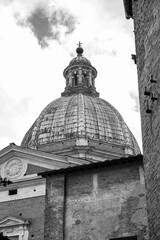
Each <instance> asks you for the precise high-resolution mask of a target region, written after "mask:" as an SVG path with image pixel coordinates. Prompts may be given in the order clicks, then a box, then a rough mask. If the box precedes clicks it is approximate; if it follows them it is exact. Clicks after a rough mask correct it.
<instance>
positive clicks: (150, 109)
mask: <svg viewBox="0 0 160 240" xmlns="http://www.w3.org/2000/svg"><path fill="white" fill-rule="evenodd" d="M124 6H125V12H126V17H127V18H128V19H129V18H133V21H134V33H135V44H136V62H137V69H138V83H139V97H140V109H141V122H142V137H143V153H144V169H145V182H146V192H147V210H148V222H149V234H150V235H149V236H150V238H149V239H150V240H153V239H154V240H159V239H160V228H159V225H160V204H159V203H160V194H159V189H160V151H159V146H160V99H159V96H160V55H159V51H160V1H159V0H152V1H139V0H138V1H134V0H133V1H131V0H124Z"/></svg>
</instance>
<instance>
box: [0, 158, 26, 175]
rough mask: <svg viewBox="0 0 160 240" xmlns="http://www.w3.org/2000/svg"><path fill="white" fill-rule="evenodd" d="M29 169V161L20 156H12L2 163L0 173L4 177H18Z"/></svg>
mask: <svg viewBox="0 0 160 240" xmlns="http://www.w3.org/2000/svg"><path fill="white" fill-rule="evenodd" d="M26 170H27V163H26V162H25V161H23V160H21V159H20V158H17V157H12V158H11V159H10V160H8V161H7V162H5V163H3V164H2V165H1V169H0V175H1V177H2V178H7V179H18V178H21V177H22V176H23V175H24V174H25V172H26Z"/></svg>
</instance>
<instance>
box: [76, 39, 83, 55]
mask: <svg viewBox="0 0 160 240" xmlns="http://www.w3.org/2000/svg"><path fill="white" fill-rule="evenodd" d="M77 45H78V48H77V49H76V53H77V54H78V55H80V56H81V55H82V53H83V52H84V50H83V48H82V46H81V45H82V43H81V42H79V43H78V44H77Z"/></svg>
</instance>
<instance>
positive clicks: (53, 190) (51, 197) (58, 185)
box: [44, 175, 65, 240]
mask: <svg viewBox="0 0 160 240" xmlns="http://www.w3.org/2000/svg"><path fill="white" fill-rule="evenodd" d="M64 188H65V178H64V176H63V175H59V176H53V177H48V178H47V183H46V191H47V194H46V208H45V227H44V229H45V240H53V239H54V240H63V239H64V221H63V220H64V214H65V211H64V206H65V199H64V195H65V193H64Z"/></svg>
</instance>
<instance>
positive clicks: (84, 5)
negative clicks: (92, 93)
mask: <svg viewBox="0 0 160 240" xmlns="http://www.w3.org/2000/svg"><path fill="white" fill-rule="evenodd" d="M79 41H81V42H82V43H83V45H82V46H83V48H84V56H85V57H87V58H89V60H90V61H91V63H92V65H93V66H94V67H95V68H96V69H97V71H98V76H97V78H96V87H97V91H98V92H100V97H101V98H104V99H105V100H107V101H108V102H110V103H111V104H112V105H113V106H114V107H115V108H116V109H117V110H118V111H119V112H120V113H121V115H122V116H123V118H124V120H125V122H126V123H127V125H128V127H129V128H130V130H131V131H132V133H133V134H134V136H135V137H136V139H137V141H138V143H139V145H140V147H141V129H140V113H139V105H138V83H137V70H136V65H135V64H134V62H133V60H131V54H134V53H135V44H134V34H133V21H132V20H126V19H125V15H124V8H123V1H122V0H92V1H91V0H57V1H56V0H47V1H46V0H34V1H33V0H0V149H2V148H4V147H6V146H7V145H8V144H9V143H11V142H15V143H16V144H17V145H20V143H21V141H22V139H23V136H24V135H25V133H26V132H27V130H28V129H29V127H30V126H31V125H32V123H33V122H34V121H35V119H36V118H37V117H38V115H39V114H40V112H41V111H42V110H43V108H44V107H45V106H46V105H47V104H49V103H50V102H51V101H53V100H54V99H56V98H58V97H60V95H61V92H63V90H64V87H65V80H64V78H63V70H64V68H65V67H66V66H67V65H68V64H69V62H70V60H71V59H72V58H73V57H74V56H76V53H75V50H76V48H77V43H78V42H79Z"/></svg>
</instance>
